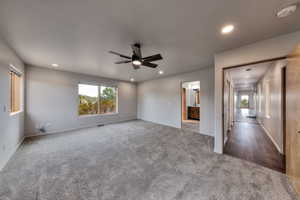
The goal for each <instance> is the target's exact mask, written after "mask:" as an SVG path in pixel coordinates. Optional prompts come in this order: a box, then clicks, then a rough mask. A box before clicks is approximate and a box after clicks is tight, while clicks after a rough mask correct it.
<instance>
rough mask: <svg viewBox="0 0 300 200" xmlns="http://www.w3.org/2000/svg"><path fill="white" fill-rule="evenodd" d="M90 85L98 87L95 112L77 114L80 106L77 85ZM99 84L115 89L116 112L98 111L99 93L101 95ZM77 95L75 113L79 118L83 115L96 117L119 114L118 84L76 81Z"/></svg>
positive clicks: (83, 116)
mask: <svg viewBox="0 0 300 200" xmlns="http://www.w3.org/2000/svg"><path fill="white" fill-rule="evenodd" d="M80 84H82V85H92V86H97V87H98V100H97V102H98V109H97V113H96V114H86V115H80V114H79V106H80V97H79V85H80ZM101 86H103V87H112V88H115V89H116V112H113V113H102V114H101V113H100V95H101ZM77 97H78V105H77V115H78V117H80V118H85V117H97V116H106V115H118V114H119V88H118V86H114V85H107V84H101V83H93V82H78V83H77Z"/></svg>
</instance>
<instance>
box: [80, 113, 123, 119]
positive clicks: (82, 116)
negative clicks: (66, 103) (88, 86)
mask: <svg viewBox="0 0 300 200" xmlns="http://www.w3.org/2000/svg"><path fill="white" fill-rule="evenodd" d="M119 114H120V113H118V112H114V113H103V114H87V115H78V117H79V118H89V117H101V116H109V115H119Z"/></svg>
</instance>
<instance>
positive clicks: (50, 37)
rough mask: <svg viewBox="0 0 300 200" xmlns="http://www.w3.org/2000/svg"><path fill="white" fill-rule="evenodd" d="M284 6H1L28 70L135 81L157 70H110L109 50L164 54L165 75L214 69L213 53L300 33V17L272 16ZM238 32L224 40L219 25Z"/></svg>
mask: <svg viewBox="0 0 300 200" xmlns="http://www.w3.org/2000/svg"><path fill="white" fill-rule="evenodd" d="M289 2H291V1H284V0H263V1H262V0H250V1H244V0H243V1H238V0H226V1H220V0H201V1H200V0H184V1H183V0H147V1H146V0H122V1H120V0H23V1H20V0H0V5H1V6H0V34H1V35H2V36H3V37H4V39H5V40H6V41H7V42H8V43H9V44H10V45H11V47H12V48H13V49H14V50H15V51H16V52H17V53H18V54H19V56H20V57H21V58H22V59H23V60H24V61H25V62H26V63H27V64H32V65H36V66H40V67H51V66H50V64H51V63H58V64H59V65H60V67H59V69H61V70H66V71H73V72H79V73H85V74H92V75H97V76H103V77H109V78H116V79H123V80H129V78H131V77H133V78H134V79H135V80H137V81H143V80H148V79H154V78H157V77H159V75H158V73H157V71H158V69H157V70H153V69H148V68H143V69H141V70H137V71H135V70H133V69H132V67H131V65H129V64H124V65H115V64H113V63H114V62H115V61H117V60H119V58H118V57H116V56H114V55H111V54H108V53H107V52H108V51H109V50H114V51H118V52H121V53H124V54H127V55H129V54H130V53H131V50H130V46H129V45H130V44H132V43H133V42H141V44H142V45H143V46H142V51H143V54H144V55H145V56H148V55H151V54H156V53H161V54H162V56H163V57H164V60H163V61H159V62H157V63H158V64H159V68H160V69H162V70H164V72H165V73H164V74H163V75H162V76H166V75H170V74H177V73H182V72H187V71H193V70H195V69H199V68H201V67H211V66H213V55H214V53H217V52H220V51H224V50H227V49H232V48H236V47H239V46H242V45H246V44H249V43H253V42H256V41H259V40H262V39H266V38H270V37H273V36H277V35H281V34H285V33H289V32H293V31H296V30H299V29H300V20H299V19H300V12H299V11H297V12H296V13H295V14H294V15H292V16H289V17H287V18H284V19H280V20H279V19H277V18H276V17H275V13H276V10H277V9H278V8H279V7H280V6H282V4H286V3H289ZM228 23H233V24H234V25H235V26H236V29H235V31H234V32H233V33H232V34H231V35H226V36H224V35H221V34H220V29H221V27H222V26H223V25H224V24H228Z"/></svg>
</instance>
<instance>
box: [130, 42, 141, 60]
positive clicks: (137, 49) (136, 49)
mask: <svg viewBox="0 0 300 200" xmlns="http://www.w3.org/2000/svg"><path fill="white" fill-rule="evenodd" d="M131 48H132V51H133V54H134V55H136V56H137V57H139V59H141V58H142V52H141V45H140V44H133V45H131Z"/></svg>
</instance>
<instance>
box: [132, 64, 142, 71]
mask: <svg viewBox="0 0 300 200" xmlns="http://www.w3.org/2000/svg"><path fill="white" fill-rule="evenodd" d="M132 67H133V69H135V70H136V69H140V68H141V67H140V66H139V65H134V64H132Z"/></svg>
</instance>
